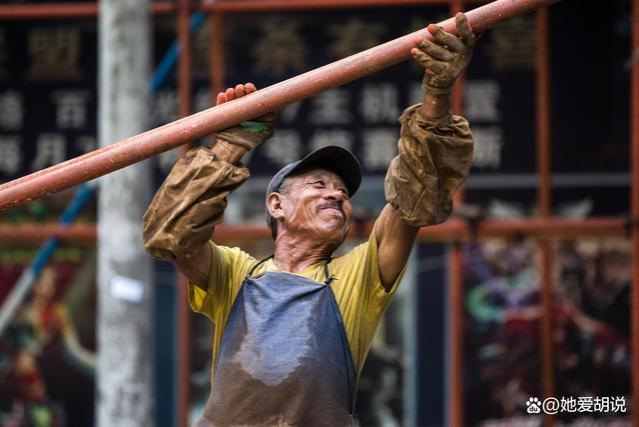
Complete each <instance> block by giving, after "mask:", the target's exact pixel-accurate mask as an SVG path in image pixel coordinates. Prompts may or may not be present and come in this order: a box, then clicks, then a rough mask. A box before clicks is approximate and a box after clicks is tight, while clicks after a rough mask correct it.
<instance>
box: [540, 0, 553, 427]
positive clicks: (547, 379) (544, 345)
mask: <svg viewBox="0 0 639 427" xmlns="http://www.w3.org/2000/svg"><path fill="white" fill-rule="evenodd" d="M548 48H549V43H548V9H546V8H543V9H540V10H538V11H537V58H536V62H537V66H536V74H537V88H536V98H537V114H536V117H537V174H538V179H539V188H538V194H537V204H538V206H539V216H540V217H541V218H544V219H545V218H549V217H550V216H551V214H552V200H551V183H550V169H551V168H550V164H551V153H550V64H549V52H548ZM539 249H540V252H541V266H540V267H541V306H542V316H541V327H540V336H539V339H540V347H541V371H542V372H541V376H542V396H543V397H544V398H546V397H554V396H555V369H554V359H555V357H554V343H553V318H552V306H553V303H552V288H553V283H552V252H551V251H552V247H551V245H550V242H549V241H548V240H547V239H546V238H544V239H542V240H540V241H539ZM553 424H554V417H553V415H551V414H545V415H544V425H545V426H551V425H553Z"/></svg>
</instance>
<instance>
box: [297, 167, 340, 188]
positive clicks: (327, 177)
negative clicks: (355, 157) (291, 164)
mask: <svg viewBox="0 0 639 427" xmlns="http://www.w3.org/2000/svg"><path fill="white" fill-rule="evenodd" d="M287 179H290V180H294V181H297V182H305V181H308V180H312V179H321V180H323V181H326V182H333V183H335V184H337V185H340V186H342V187H345V186H346V184H345V183H344V180H343V179H342V178H341V177H340V176H339V175H337V174H336V173H335V172H331V171H329V170H328V169H324V168H309V169H306V170H303V171H300V172H297V173H295V174H294V175H291V176H289V177H288V178H287Z"/></svg>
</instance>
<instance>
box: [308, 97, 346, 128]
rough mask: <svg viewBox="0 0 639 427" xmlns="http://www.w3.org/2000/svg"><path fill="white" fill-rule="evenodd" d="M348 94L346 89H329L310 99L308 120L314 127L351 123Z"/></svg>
mask: <svg viewBox="0 0 639 427" xmlns="http://www.w3.org/2000/svg"><path fill="white" fill-rule="evenodd" d="M349 100H350V94H349V92H348V91H347V90H346V89H331V90H327V91H324V92H322V93H320V94H319V95H317V96H315V97H313V98H312V99H311V112H310V115H309V119H310V121H311V123H313V124H315V125H334V124H345V123H349V122H350V121H351V117H352V115H351V112H350V109H349Z"/></svg>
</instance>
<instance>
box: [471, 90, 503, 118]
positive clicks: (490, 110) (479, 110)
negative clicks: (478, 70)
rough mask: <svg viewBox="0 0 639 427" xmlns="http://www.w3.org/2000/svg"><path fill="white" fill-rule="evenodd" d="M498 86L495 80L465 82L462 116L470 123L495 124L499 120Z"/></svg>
mask: <svg viewBox="0 0 639 427" xmlns="http://www.w3.org/2000/svg"><path fill="white" fill-rule="evenodd" d="M498 102H499V84H498V83H497V82H496V81H495V80H467V81H466V84H465V85H464V115H465V116H466V118H467V119H468V120H470V121H485V122H495V121H498V120H499V119H500V118H501V115H500V113H499V109H498V108H497V103H498Z"/></svg>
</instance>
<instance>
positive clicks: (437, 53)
mask: <svg viewBox="0 0 639 427" xmlns="http://www.w3.org/2000/svg"><path fill="white" fill-rule="evenodd" d="M455 24H456V25H457V32H458V33H459V37H456V36H453V35H452V34H450V33H447V32H446V31H444V30H443V29H442V28H441V27H438V26H436V25H433V24H430V25H429V26H428V31H429V32H430V33H431V34H432V36H433V38H434V41H430V40H428V39H426V38H422V39H421V41H420V42H419V44H418V45H417V47H418V48H416V49H413V50H412V51H411V53H412V55H413V57H414V58H415V60H416V61H417V62H419V63H420V64H421V65H422V66H423V67H424V68H426V73H425V74H424V80H423V83H422V84H423V87H424V90H425V91H426V93H430V94H433V95H440V94H446V93H450V92H451V91H452V89H453V86H454V85H455V80H456V79H457V77H459V75H460V74H461V73H462V72H463V71H464V69H465V68H466V66H467V65H468V63H469V62H470V58H471V56H472V54H473V47H474V46H475V41H476V37H475V35H474V34H473V31H472V29H471V28H470V25H468V20H467V18H466V15H464V14H463V13H458V14H457V15H455Z"/></svg>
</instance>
